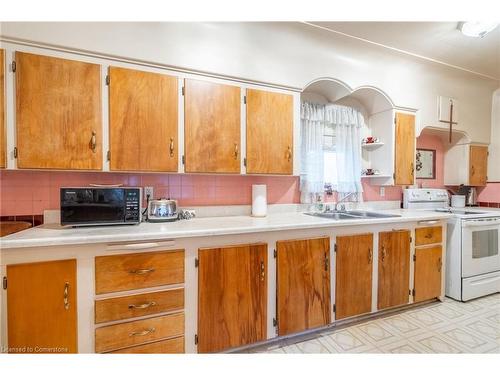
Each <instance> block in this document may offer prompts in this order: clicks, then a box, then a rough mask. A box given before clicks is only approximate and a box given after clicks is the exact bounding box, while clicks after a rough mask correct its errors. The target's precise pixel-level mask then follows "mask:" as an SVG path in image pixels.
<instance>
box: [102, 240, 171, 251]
mask: <svg viewBox="0 0 500 375" xmlns="http://www.w3.org/2000/svg"><path fill="white" fill-rule="evenodd" d="M174 245H175V241H160V242H136V243H123V244H121V243H113V244H108V245H107V246H106V250H142V249H152V248H155V247H160V246H174Z"/></svg>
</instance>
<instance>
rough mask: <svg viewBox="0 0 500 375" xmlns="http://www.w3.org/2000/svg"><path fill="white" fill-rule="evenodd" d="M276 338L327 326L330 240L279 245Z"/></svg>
mask: <svg viewBox="0 0 500 375" xmlns="http://www.w3.org/2000/svg"><path fill="white" fill-rule="evenodd" d="M276 248H277V260H276V264H277V312H278V334H279V335H280V336H282V335H288V334H291V333H295V332H300V331H305V330H307V329H312V328H317V327H322V326H326V325H328V324H329V323H330V321H331V314H330V239H329V238H328V237H321V238H314V239H305V240H289V241H278V242H277V243H276Z"/></svg>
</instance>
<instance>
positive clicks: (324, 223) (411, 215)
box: [0, 209, 452, 249]
mask: <svg viewBox="0 0 500 375" xmlns="http://www.w3.org/2000/svg"><path fill="white" fill-rule="evenodd" d="M377 212H381V213H387V214H397V215H401V217H391V218H376V219H375V218H374V219H372V218H370V219H352V220H351V219H349V220H332V219H327V218H321V217H314V216H309V215H305V214H304V213H300V212H290V213H278V214H270V215H268V216H267V217H264V218H256V217H251V216H220V217H205V218H195V219H191V220H181V221H176V222H170V223H147V222H144V223H141V224H139V225H120V226H101V227H91V228H89V227H87V228H69V227H61V226H60V225H56V224H47V225H41V226H38V227H35V228H31V229H27V230H24V231H21V232H18V233H14V234H11V235H9V236H6V237H3V238H2V239H0V249H11V248H23V247H39V246H57V245H79V244H95V243H106V242H122V241H147V240H168V239H175V238H186V237H204V236H213V235H231V234H242V233H258V232H269V231H281V230H293V229H308V228H325V227H340V226H352V225H370V224H386V223H402V222H415V221H421V220H438V219H446V218H448V217H450V216H452V215H451V214H448V213H441V212H432V211H421V210H405V209H399V210H383V211H377Z"/></svg>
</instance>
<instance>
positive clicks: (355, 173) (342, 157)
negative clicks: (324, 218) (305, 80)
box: [325, 104, 364, 201]
mask: <svg viewBox="0 0 500 375" xmlns="http://www.w3.org/2000/svg"><path fill="white" fill-rule="evenodd" d="M325 123H328V124H331V126H333V128H334V129H335V153H336V158H337V165H336V167H337V168H336V170H337V171H336V172H337V181H336V185H335V186H334V187H333V189H334V190H335V191H336V192H337V196H338V198H344V197H345V196H347V195H348V194H351V193H356V194H353V195H352V197H353V200H357V201H361V200H362V199H363V194H362V192H363V185H362V184H361V166H362V164H361V137H362V127H363V125H364V118H363V115H362V114H361V113H359V112H358V111H357V110H355V109H354V108H351V107H345V106H341V105H335V104H329V105H327V106H326V107H325Z"/></svg>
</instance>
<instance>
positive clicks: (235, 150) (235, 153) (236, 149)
mask: <svg viewBox="0 0 500 375" xmlns="http://www.w3.org/2000/svg"><path fill="white" fill-rule="evenodd" d="M238 154H239V150H238V144H237V143H236V142H234V158H235V159H238Z"/></svg>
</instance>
